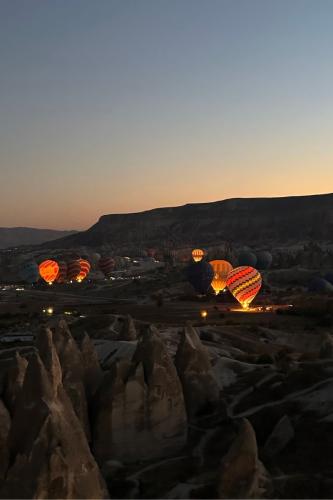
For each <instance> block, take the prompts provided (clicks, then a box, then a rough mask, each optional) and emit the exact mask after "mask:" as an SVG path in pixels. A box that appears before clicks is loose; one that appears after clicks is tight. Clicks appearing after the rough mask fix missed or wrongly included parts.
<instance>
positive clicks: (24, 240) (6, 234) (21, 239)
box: [0, 227, 75, 248]
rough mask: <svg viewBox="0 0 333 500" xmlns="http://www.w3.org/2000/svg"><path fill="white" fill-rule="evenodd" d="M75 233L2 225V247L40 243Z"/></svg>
mask: <svg viewBox="0 0 333 500" xmlns="http://www.w3.org/2000/svg"><path fill="white" fill-rule="evenodd" d="M74 233H75V231H56V230H54V229H35V228H31V227H0V248H9V247H18V246H21V245H39V244H41V243H44V242H46V241H52V240H55V239H58V238H62V237H64V236H68V235H71V234H74Z"/></svg>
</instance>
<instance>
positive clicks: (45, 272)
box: [39, 260, 59, 285]
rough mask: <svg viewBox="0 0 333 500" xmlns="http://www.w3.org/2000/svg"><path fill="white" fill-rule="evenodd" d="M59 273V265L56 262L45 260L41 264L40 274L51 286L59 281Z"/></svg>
mask: <svg viewBox="0 0 333 500" xmlns="http://www.w3.org/2000/svg"><path fill="white" fill-rule="evenodd" d="M58 273H59V265H58V263H57V262H56V261H55V260H44V261H43V262H42V263H41V264H39V274H40V275H41V277H42V278H43V280H44V281H46V283H48V284H49V285H52V283H53V282H54V281H55V280H56V279H57V276H58Z"/></svg>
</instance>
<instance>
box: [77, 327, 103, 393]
mask: <svg viewBox="0 0 333 500" xmlns="http://www.w3.org/2000/svg"><path fill="white" fill-rule="evenodd" d="M81 354H82V359H83V370H84V373H83V375H84V385H85V388H86V394H87V399H88V402H90V401H91V398H92V397H93V396H94V394H95V393H96V391H97V389H98V387H99V385H100V383H101V381H102V378H103V371H102V368H101V365H100V363H99V361H98V356H97V352H96V349H95V347H94V344H93V343H92V341H91V340H90V337H89V335H88V334H87V333H85V334H84V337H83V339H82V342H81Z"/></svg>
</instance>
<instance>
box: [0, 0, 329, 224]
mask: <svg viewBox="0 0 333 500" xmlns="http://www.w3.org/2000/svg"><path fill="white" fill-rule="evenodd" d="M332 27H333V1H332V0H0V63H1V71H0V110H1V120H0V169H1V184H0V226H32V227H49V228H59V229H60V228H67V229H81V228H87V227H89V226H90V225H91V224H93V223H94V222H95V221H96V220H97V219H98V217H99V216H100V215H102V214H106V213H113V212H132V211H140V210H144V209H149V208H155V207H160V206H172V205H181V204H185V203H192V202H205V201H213V200H220V199H224V198H232V197H255V196H280V195H281V196H284V195H289V194H293V195H294V194H314V193H323V192H331V191H333V28H332Z"/></svg>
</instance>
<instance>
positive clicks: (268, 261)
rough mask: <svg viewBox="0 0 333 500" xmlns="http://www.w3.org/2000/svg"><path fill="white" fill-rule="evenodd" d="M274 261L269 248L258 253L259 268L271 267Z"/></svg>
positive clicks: (257, 265) (257, 264)
mask: <svg viewBox="0 0 333 500" xmlns="http://www.w3.org/2000/svg"><path fill="white" fill-rule="evenodd" d="M272 261H273V257H272V254H271V253H270V252H268V251H267V250H265V251H263V252H258V253H257V263H256V267H257V269H268V268H269V267H271V265H272Z"/></svg>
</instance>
